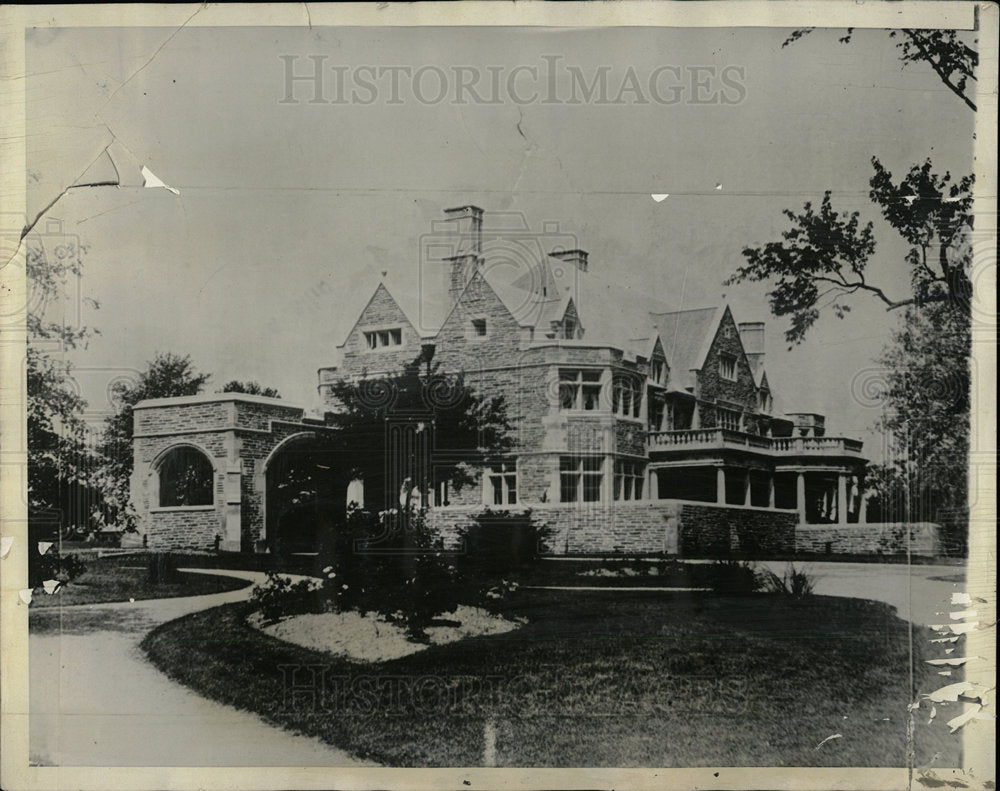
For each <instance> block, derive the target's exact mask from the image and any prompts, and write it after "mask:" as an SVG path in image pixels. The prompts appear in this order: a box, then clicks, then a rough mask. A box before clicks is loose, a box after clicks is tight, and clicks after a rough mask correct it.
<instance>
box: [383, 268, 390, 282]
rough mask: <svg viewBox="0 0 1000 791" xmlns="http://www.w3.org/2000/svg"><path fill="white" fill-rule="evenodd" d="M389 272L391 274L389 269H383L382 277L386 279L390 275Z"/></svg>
mask: <svg viewBox="0 0 1000 791" xmlns="http://www.w3.org/2000/svg"><path fill="white" fill-rule="evenodd" d="M388 274H389V270H388V269H383V270H382V279H383V280H384V279H385V276H386V275H388Z"/></svg>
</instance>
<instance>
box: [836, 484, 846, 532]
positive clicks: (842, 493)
mask: <svg viewBox="0 0 1000 791" xmlns="http://www.w3.org/2000/svg"><path fill="white" fill-rule="evenodd" d="M837 523H838V524H842V525H846V524H847V473H846V472H841V473H838V474H837Z"/></svg>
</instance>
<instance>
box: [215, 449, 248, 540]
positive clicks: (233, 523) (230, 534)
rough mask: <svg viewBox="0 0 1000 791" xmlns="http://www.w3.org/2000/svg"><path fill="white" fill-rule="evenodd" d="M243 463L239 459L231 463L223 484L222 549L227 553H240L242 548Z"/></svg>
mask: <svg viewBox="0 0 1000 791" xmlns="http://www.w3.org/2000/svg"><path fill="white" fill-rule="evenodd" d="M242 473H243V463H242V462H241V461H240V460H239V459H237V460H236V461H235V462H230V463H229V465H228V466H227V468H226V477H225V480H224V482H223V493H224V494H225V498H226V499H225V505H224V508H225V525H224V531H223V535H222V541H221V545H220V546H221V549H224V550H226V551H227V552H239V551H240V550H241V549H242V548H243V546H242V543H243V542H242V535H241V526H242V514H241V513H240V511H241V508H240V505H241V503H242V499H243V497H242V492H241V490H240V481H241V479H242V477H243V474H242Z"/></svg>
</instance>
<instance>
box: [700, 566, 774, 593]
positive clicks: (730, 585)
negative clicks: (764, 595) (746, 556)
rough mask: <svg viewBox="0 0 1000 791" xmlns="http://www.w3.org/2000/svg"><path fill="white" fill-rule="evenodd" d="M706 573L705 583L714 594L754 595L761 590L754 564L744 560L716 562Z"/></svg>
mask: <svg viewBox="0 0 1000 791" xmlns="http://www.w3.org/2000/svg"><path fill="white" fill-rule="evenodd" d="M706 573H707V580H706V582H707V583H708V585H709V587H711V588H712V590H714V591H715V592H716V593H754V592H756V591H758V590H760V588H761V580H760V577H758V575H757V570H756V569H755V568H754V564H753V563H750V562H748V561H745V560H717V561H715V562H714V563H712V565H711V566H709V567H707V572H706Z"/></svg>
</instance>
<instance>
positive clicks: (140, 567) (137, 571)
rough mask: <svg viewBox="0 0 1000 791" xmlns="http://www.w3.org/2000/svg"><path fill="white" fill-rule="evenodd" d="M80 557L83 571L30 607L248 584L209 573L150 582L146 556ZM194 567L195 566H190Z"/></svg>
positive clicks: (215, 590) (41, 594) (185, 593)
mask: <svg viewBox="0 0 1000 791" xmlns="http://www.w3.org/2000/svg"><path fill="white" fill-rule="evenodd" d="M80 557H81V559H82V560H83V562H84V563H85V564H86V570H85V571H84V572H83V574H81V575H80V576H79V577H77V578H76V579H75V580H72V581H71V582H69V583H68V584H67V585H65V586H63V587H62V588H60V589H59V590H58V591H57V592H56V593H54V594H52V595H46V594H45V593H44V592H41V591H40V590H39V591H37V592H36V593H35V595H34V596H33V597H32V599H31V606H32V608H39V609H44V608H50V607H65V606H69V605H73V604H101V603H106V602H120V601H128V600H129V599H135V600H136V601H138V600H141V599H167V598H175V597H177V596H200V595H202V594H206V593H222V592H224V591H231V590H236V589H237V588H244V587H246V586H247V585H249V583H248V582H247V581H245V580H241V579H236V578H235V577H223V576H218V575H211V574H183V573H182V574H178V575H177V578H176V580H175V581H171V582H161V583H152V582H150V581H149V568H148V565H149V555H147V554H145V553H135V554H115V555H106V556H103V557H98V554H97V552H93V553H87V554H83V553H80ZM178 558H179V563H180V565H181V566H187V565H189V564H188V563H187V560H188V558H187V557H186V556H178ZM190 565H191V566H197V565H199V564H198V563H192V564H190Z"/></svg>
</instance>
